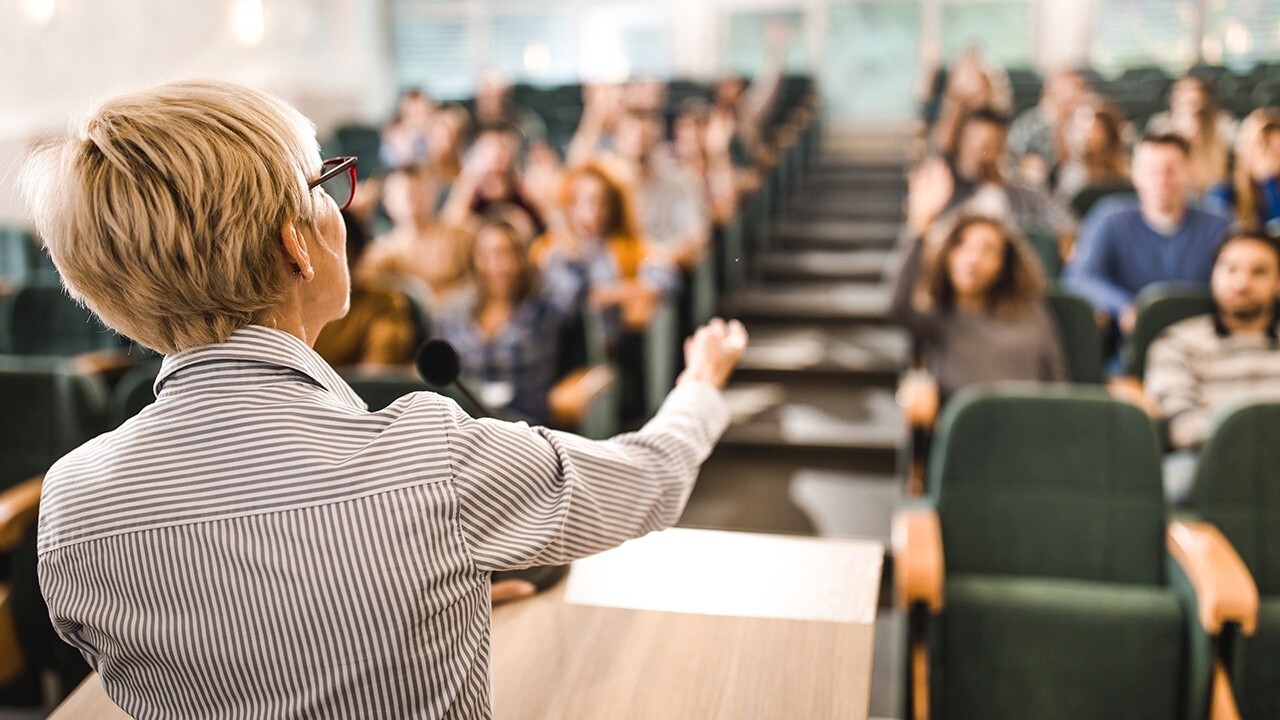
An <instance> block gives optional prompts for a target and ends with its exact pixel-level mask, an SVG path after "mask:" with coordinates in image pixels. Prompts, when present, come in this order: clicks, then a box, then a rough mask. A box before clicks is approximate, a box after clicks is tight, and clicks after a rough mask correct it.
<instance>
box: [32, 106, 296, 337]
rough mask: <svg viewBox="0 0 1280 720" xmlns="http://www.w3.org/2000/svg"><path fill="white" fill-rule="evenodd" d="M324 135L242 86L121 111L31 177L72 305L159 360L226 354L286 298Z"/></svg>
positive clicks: (64, 145) (76, 134)
mask: <svg viewBox="0 0 1280 720" xmlns="http://www.w3.org/2000/svg"><path fill="white" fill-rule="evenodd" d="M319 173H320V155H319V148H318V145H317V143H316V137H315V127H314V126H313V125H312V124H311V122H310V121H308V120H307V119H306V118H305V117H303V116H302V114H301V113H299V112H298V111H297V110H295V109H294V108H293V107H292V106H290V105H289V104H288V103H285V102H284V101H282V100H279V99H277V98H275V97H272V96H271V95H268V94H266V93H263V92H259V91H257V90H254V89H252V88H248V87H245V86H242V85H236V84H233V83H225V82H213V81H199V82H180V83H173V84H168V85H162V86H160V87H157V88H154V89H152V90H148V91H146V92H140V93H136V94H132V95H125V96H122V97H117V98H113V99H111V100H108V101H106V102H104V103H102V104H101V105H99V106H98V107H97V108H96V109H95V110H94V111H93V112H91V113H90V114H89V115H88V117H86V118H84V119H83V120H82V121H80V122H79V123H78V124H77V126H76V127H75V129H74V131H73V133H72V135H71V136H70V137H68V138H66V139H64V140H61V141H58V142H55V143H53V144H50V145H47V146H45V147H43V148H41V149H38V150H37V151H36V152H35V153H33V155H32V156H31V158H30V159H29V160H28V161H27V164H26V167H25V168H24V170H23V178H22V185H23V192H24V195H25V196H26V200H27V205H28V209H29V211H30V213H31V216H32V220H33V223H34V225H35V229H36V232H37V233H38V234H39V236H40V237H41V239H42V240H43V241H44V243H45V245H46V247H47V248H48V251H49V254H50V255H51V256H52V258H53V262H54V264H55V265H56V266H57V267H58V271H59V273H60V274H61V276H62V282H63V284H64V285H65V286H66V289H67V291H68V293H70V295H71V296H72V297H73V298H75V299H76V300H78V301H80V302H82V303H84V304H85V305H86V306H87V307H88V308H89V309H90V310H92V311H93V312H95V313H96V314H97V315H98V316H99V317H101V318H102V320H103V322H105V323H106V324H107V325H109V326H110V327H112V328H114V329H115V330H117V331H119V332H120V333H122V334H124V335H126V336H128V337H130V338H132V339H134V340H136V341H137V342H139V343H141V344H143V345H146V346H147V347H150V348H153V349H155V350H158V351H160V352H164V353H172V352H177V351H181V350H185V349H188V348H192V347H197V346H200V345H209V344H213V343H219V342H222V341H225V340H226V339H227V337H228V336H230V335H231V333H233V332H235V331H236V330H238V329H239V328H242V327H244V326H246V325H250V324H253V323H254V322H257V321H260V320H261V319H262V318H263V316H264V315H265V314H266V313H267V312H268V311H269V310H271V309H272V308H274V307H276V306H277V305H279V304H280V303H281V302H282V301H283V300H284V298H285V295H286V291H287V287H288V285H287V283H288V282H289V276H288V273H286V272H283V271H282V268H283V262H282V259H283V258H284V254H283V246H282V243H281V239H280V231H281V228H282V227H283V226H284V223H285V222H286V221H287V220H290V219H293V220H295V221H297V222H300V223H305V224H307V225H309V226H312V227H314V222H315V204H314V202H313V200H314V195H313V194H312V191H310V190H309V189H308V187H307V183H308V179H309V178H314V177H317V176H318V175H319Z"/></svg>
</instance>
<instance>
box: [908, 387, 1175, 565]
mask: <svg viewBox="0 0 1280 720" xmlns="http://www.w3.org/2000/svg"><path fill="white" fill-rule="evenodd" d="M939 428H940V431H939V433H938V439H937V445H936V446H935V449H934V453H933V455H932V457H931V459H930V465H929V494H930V497H931V498H932V499H933V501H934V502H935V503H936V505H937V508H938V513H939V516H940V518H941V521H942V536H943V544H944V548H945V557H946V565H947V572H948V573H957V572H958V573H981V574H993V575H1022V576H1040V577H1059V578H1073V579H1082V580H1107V581H1117V582H1127V583H1158V582H1161V581H1162V579H1163V576H1164V570H1163V557H1164V550H1163V549H1164V526H1165V506H1164V495H1163V491H1162V489H1161V482H1160V445H1159V441H1158V439H1157V437H1156V432H1155V428H1154V427H1153V426H1152V423H1151V421H1150V420H1149V419H1148V418H1147V416H1146V415H1145V414H1143V412H1142V411H1141V410H1139V409H1138V408H1136V407H1134V406H1133V405H1130V404H1128V403H1124V402H1120V401H1118V400H1114V399H1112V398H1110V397H1108V396H1107V394H1106V392H1105V391H1104V390H1102V389H1100V388H1088V387H1080V386H1055V387H1052V388H1036V387H1032V386H1026V385H1022V386H1019V385H998V386H988V387H985V388H971V389H969V390H966V391H964V392H962V393H960V394H958V395H957V396H956V397H955V398H954V399H953V400H952V401H951V402H950V403H948V405H947V407H946V409H945V410H944V412H943V416H942V420H941V422H940V424H939Z"/></svg>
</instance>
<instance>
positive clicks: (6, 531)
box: [0, 475, 44, 552]
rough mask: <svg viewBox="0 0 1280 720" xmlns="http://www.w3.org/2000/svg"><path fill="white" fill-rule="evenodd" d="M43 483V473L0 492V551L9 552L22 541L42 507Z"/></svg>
mask: <svg viewBox="0 0 1280 720" xmlns="http://www.w3.org/2000/svg"><path fill="white" fill-rule="evenodd" d="M43 483H44V476H43V475H41V476H39V477H34V478H31V479H30V480H27V481H25V482H21V483H18V484H17V485H14V486H13V487H11V488H9V489H8V490H5V491H4V492H0V552H9V551H10V550H13V549H14V548H15V547H17V546H18V545H20V544H21V543H22V538H23V537H24V536H25V535H26V534H27V529H28V528H30V527H31V523H32V522H34V521H35V519H36V513H37V512H38V511H39V509H40V487H41V485H42V484H43Z"/></svg>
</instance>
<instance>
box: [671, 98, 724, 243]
mask: <svg viewBox="0 0 1280 720" xmlns="http://www.w3.org/2000/svg"><path fill="white" fill-rule="evenodd" d="M733 134H734V126H733V124H732V123H731V122H727V121H726V120H725V119H724V117H723V116H720V115H713V114H712V112H711V105H710V104H709V103H707V102H706V101H705V100H703V99H701V98H689V99H688V100H685V101H684V102H682V103H680V109H679V112H678V113H677V115H676V121H675V127H674V131H673V136H674V137H673V142H672V145H673V149H674V151H675V158H676V161H677V162H678V163H680V164H681V165H684V166H685V167H687V168H688V169H689V170H690V171H692V172H693V174H694V175H696V176H697V177H699V178H701V179H702V184H703V193H704V195H705V196H706V203H707V210H708V211H710V215H711V220H712V222H713V223H715V224H716V225H721V226H723V225H725V224H727V223H729V222H730V221H731V220H733V216H734V213H736V212H737V210H738V187H737V177H736V174H735V171H734V169H733V159H732V157H730V153H729V146H730V144H731V143H732V142H733Z"/></svg>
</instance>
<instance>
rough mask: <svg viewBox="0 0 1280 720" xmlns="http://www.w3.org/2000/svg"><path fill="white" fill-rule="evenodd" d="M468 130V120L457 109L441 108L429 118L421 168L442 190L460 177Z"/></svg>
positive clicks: (464, 114) (455, 106) (464, 112)
mask: <svg viewBox="0 0 1280 720" xmlns="http://www.w3.org/2000/svg"><path fill="white" fill-rule="evenodd" d="M470 129H471V117H470V116H469V115H467V111H466V110H464V109H462V108H461V107H459V106H457V105H447V106H445V107H442V108H440V109H439V110H438V111H436V113H435V115H434V116H433V117H432V120H431V132H430V134H429V136H428V138H429V143H428V144H427V154H426V158H425V159H424V165H425V166H426V171H427V174H428V175H430V176H431V177H433V178H435V179H436V180H437V181H439V182H440V184H441V186H442V187H446V188H447V187H449V186H450V185H452V184H453V183H454V181H455V180H457V179H458V176H459V175H461V174H462V151H463V148H464V147H465V144H466V138H467V133H469V132H470Z"/></svg>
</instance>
